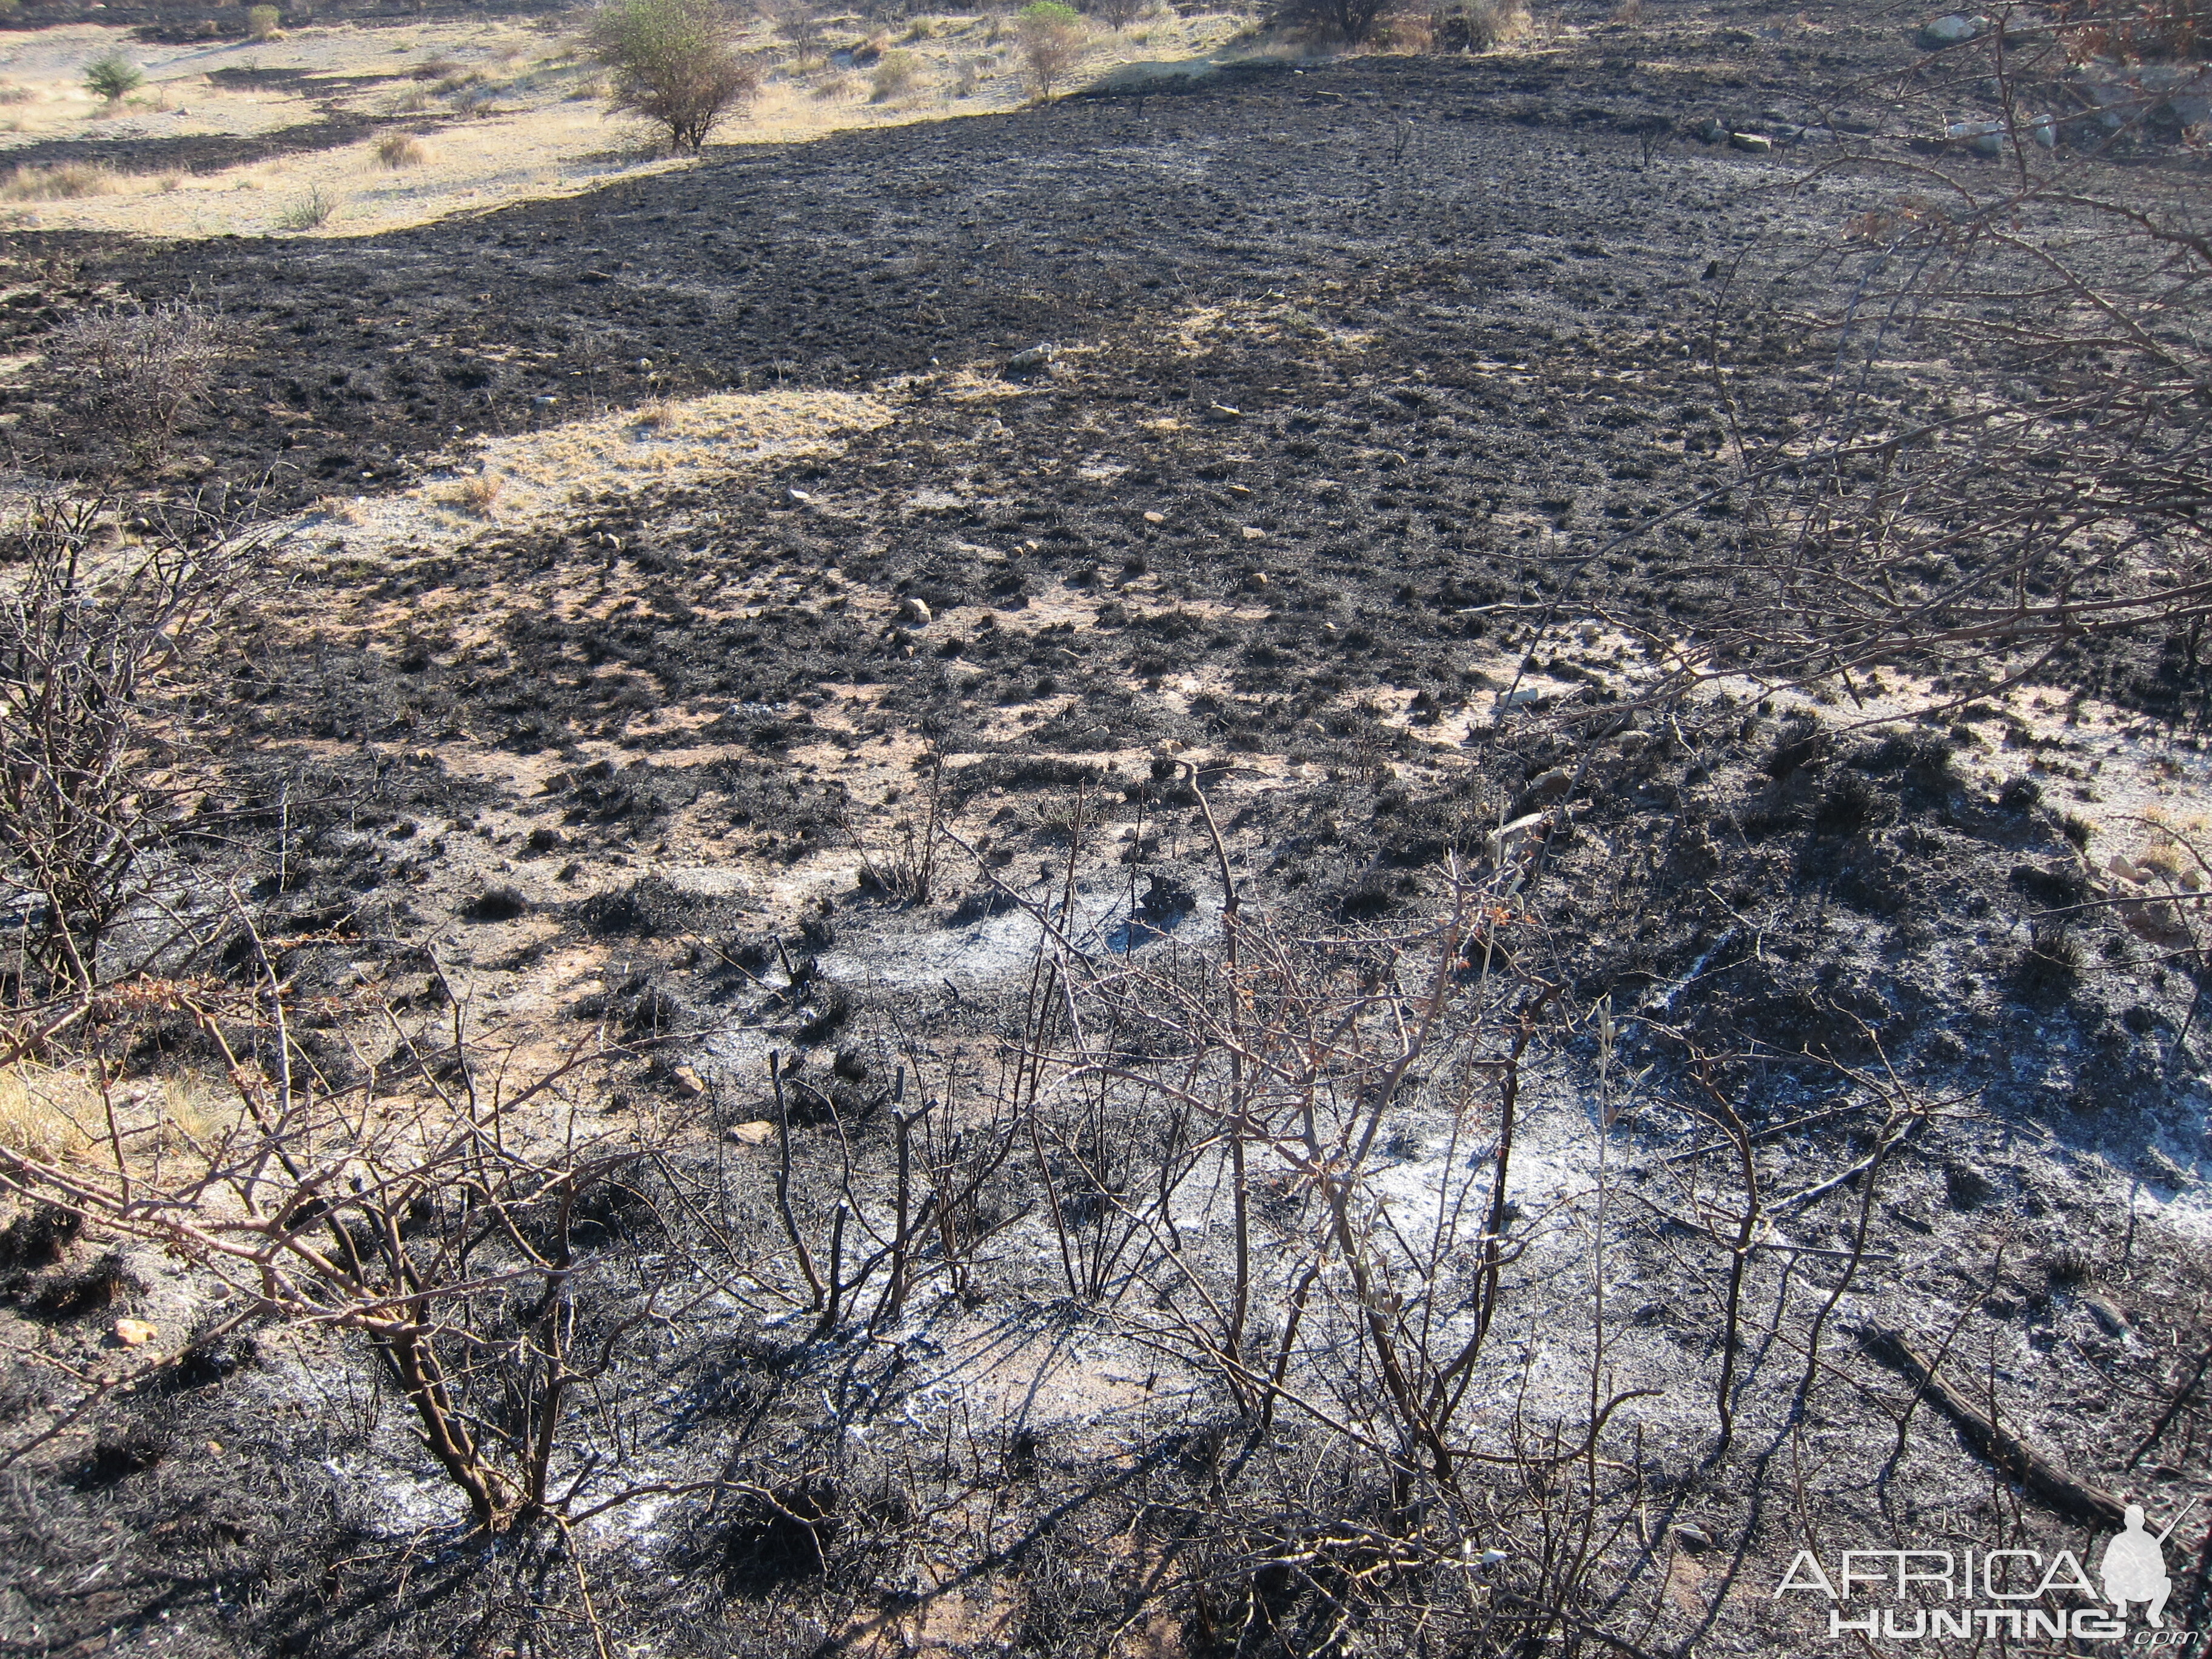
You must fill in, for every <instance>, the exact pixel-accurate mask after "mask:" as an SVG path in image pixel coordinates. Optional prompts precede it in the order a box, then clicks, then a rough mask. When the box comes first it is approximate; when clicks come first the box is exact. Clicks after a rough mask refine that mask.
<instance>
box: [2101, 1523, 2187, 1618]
mask: <svg viewBox="0 0 2212 1659" xmlns="http://www.w3.org/2000/svg"><path fill="white" fill-rule="evenodd" d="M2197 1501H2198V1500H2197V1499H2196V1498H2191V1499H2190V1500H2189V1501H2188V1502H2187V1503H2186V1504H2183V1505H2182V1507H2181V1511H2180V1513H2179V1514H2178V1515H2176V1516H2174V1517H2173V1519H2172V1520H2171V1521H2169V1522H2166V1530H2165V1531H2164V1532H2162V1533H2160V1534H2159V1535H2158V1536H2157V1537H2155V1538H2154V1537H2152V1536H2151V1535H2150V1534H2148V1532H2146V1531H2144V1530H2143V1509H2142V1504H2129V1505H2128V1507H2127V1510H2126V1511H2125V1513H2124V1516H2123V1517H2122V1518H2123V1519H2124V1522H2125V1523H2126V1524H2125V1526H2124V1528H2123V1529H2122V1530H2121V1531H2120V1533H2119V1534H2118V1535H2117V1536H2116V1537H2114V1538H2113V1540H2112V1542H2111V1543H2109V1544H2107V1545H2106V1546H2105V1563H2104V1567H2103V1573H2102V1576H2103V1577H2104V1580H2105V1599H2106V1601H2110V1602H2111V1603H2112V1610H2113V1611H2114V1612H2115V1613H2118V1615H2119V1616H2120V1617H2121V1618H2123V1619H2125V1618H2126V1617H2127V1616H2128V1604H2129V1603H2130V1602H2131V1601H2141V1602H2142V1603H2143V1604H2144V1606H2143V1611H2144V1613H2146V1615H2148V1618H2149V1620H2150V1626H2151V1628H2152V1629H2153V1630H2164V1629H2165V1628H2166V1597H2167V1596H2169V1595H2172V1593H2173V1581H2172V1579H2170V1578H2168V1577H2166V1540H2167V1539H2169V1538H2171V1537H2172V1536H2173V1529H2174V1528H2176V1527H2178V1526H2179V1525H2180V1524H2181V1522H2182V1519H2183V1517H2184V1516H2186V1515H2187V1514H2188V1513H2189V1511H2190V1510H2193V1509H2195V1508H2196V1507H2197Z"/></svg>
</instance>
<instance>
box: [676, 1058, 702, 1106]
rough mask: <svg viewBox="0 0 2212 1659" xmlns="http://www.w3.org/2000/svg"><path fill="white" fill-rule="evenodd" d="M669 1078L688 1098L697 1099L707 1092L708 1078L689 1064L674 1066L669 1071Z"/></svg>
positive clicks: (681, 1093)
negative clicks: (703, 1076)
mask: <svg viewBox="0 0 2212 1659" xmlns="http://www.w3.org/2000/svg"><path fill="white" fill-rule="evenodd" d="M668 1080H669V1081H670V1082H671V1083H672V1084H674V1085H676V1092H677V1093H678V1094H680V1095H682V1096H684V1097H685V1098H686V1099H688V1100H696V1099H697V1098H698V1097H700V1096H701V1095H703V1094H705V1093H706V1092H707V1081H706V1079H704V1078H702V1077H701V1076H700V1075H699V1073H696V1072H695V1071H694V1070H692V1069H691V1067H690V1066H673V1067H671V1069H670V1071H669V1073H668Z"/></svg>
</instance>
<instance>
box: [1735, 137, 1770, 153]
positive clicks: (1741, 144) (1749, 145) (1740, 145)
mask: <svg viewBox="0 0 2212 1659" xmlns="http://www.w3.org/2000/svg"><path fill="white" fill-rule="evenodd" d="M1729 143H1731V144H1734V145H1735V147H1736V148H1737V149H1741V150H1747V151H1749V152H1750V153H1751V154H1752V155H1765V154H1766V153H1767V152H1768V151H1770V150H1771V149H1773V148H1774V140H1772V139H1771V138H1770V137H1767V136H1766V135H1765V133H1763V132H1731V133H1730V134H1729Z"/></svg>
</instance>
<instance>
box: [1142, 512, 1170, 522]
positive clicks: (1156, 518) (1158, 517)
mask: <svg viewBox="0 0 2212 1659" xmlns="http://www.w3.org/2000/svg"><path fill="white" fill-rule="evenodd" d="M1167 521H1168V515H1167V514H1166V513H1146V514H1145V522H1146V524H1165V523H1166V522H1167Z"/></svg>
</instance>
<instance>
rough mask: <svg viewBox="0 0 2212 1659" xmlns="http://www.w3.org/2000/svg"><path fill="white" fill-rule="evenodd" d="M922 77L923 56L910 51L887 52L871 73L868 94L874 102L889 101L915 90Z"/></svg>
mask: <svg viewBox="0 0 2212 1659" xmlns="http://www.w3.org/2000/svg"><path fill="white" fill-rule="evenodd" d="M920 79H921V58H917V57H915V55H914V54H913V53H912V52H885V53H884V55H883V57H882V58H879V59H878V60H877V63H876V67H875V68H874V69H873V70H872V71H870V73H869V76H868V96H869V98H870V100H872V102H875V103H878V104H883V103H888V102H890V100H892V99H894V98H897V97H901V96H902V95H904V94H907V93H909V92H911V91H913V90H914V83H915V82H916V81H918V80H920Z"/></svg>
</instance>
